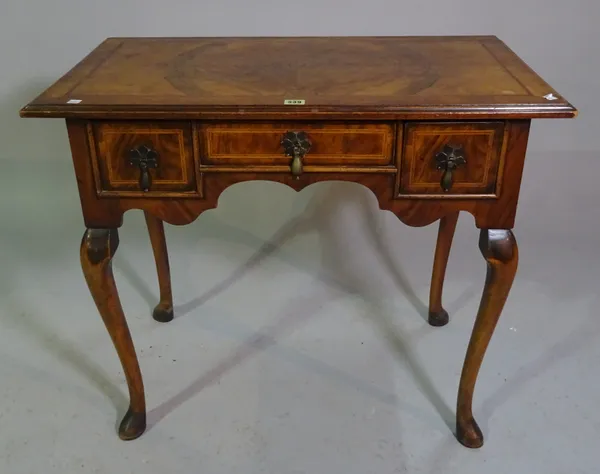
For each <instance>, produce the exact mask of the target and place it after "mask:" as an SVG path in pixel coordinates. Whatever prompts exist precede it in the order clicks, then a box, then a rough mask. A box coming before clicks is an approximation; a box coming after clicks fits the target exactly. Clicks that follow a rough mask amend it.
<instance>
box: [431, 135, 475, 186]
mask: <svg viewBox="0 0 600 474" xmlns="http://www.w3.org/2000/svg"><path fill="white" fill-rule="evenodd" d="M435 162H436V167H437V169H438V170H443V171H444V173H443V174H442V179H441V180H440V186H441V187H442V189H443V190H444V192H448V191H450V190H451V189H452V185H453V184H454V176H453V172H454V170H455V169H456V168H458V167H459V166H464V165H466V164H467V160H466V159H465V157H464V154H463V147H462V146H461V145H446V146H444V148H443V150H442V151H440V152H439V153H438V154H437V155H435Z"/></svg>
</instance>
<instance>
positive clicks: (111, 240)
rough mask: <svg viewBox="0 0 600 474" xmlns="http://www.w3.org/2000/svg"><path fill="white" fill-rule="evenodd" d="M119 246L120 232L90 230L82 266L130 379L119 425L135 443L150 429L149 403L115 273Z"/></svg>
mask: <svg viewBox="0 0 600 474" xmlns="http://www.w3.org/2000/svg"><path fill="white" fill-rule="evenodd" d="M118 246H119V234H118V232H117V229H88V230H87V231H86V232H85V234H84V235H83V239H82V241H81V266H82V268H83V274H84V275H85V279H86V281H87V284H88V287H89V289H90V292H91V294H92V297H93V298H94V301H95V302H96V306H97V307H98V312H99V313H100V316H102V320H103V321H104V324H105V325H106V329H107V330H108V333H109V334H110V337H111V339H112V341H113V344H114V345H115V348H116V350H117V354H118V355H119V359H120V360H121V365H122V366H123V372H124V373H125V378H126V379H127V386H128V388H129V401H130V404H129V410H127V413H126V414H125V417H124V418H123V420H122V421H121V424H120V426H119V437H120V438H121V439H123V440H131V439H135V438H138V437H139V436H141V435H142V433H143V432H144V430H145V429H146V401H145V397H144V384H143V382H142V373H141V372H140V367H139V364H138V360H137V356H136V354H135V348H134V347H133V341H132V340H131V334H130V333H129V328H128V327H127V320H126V319H125V315H124V314H123V308H122V307H121V301H120V299H119V292H118V291H117V286H116V285H115V279H114V276H113V272H112V258H113V256H114V255H115V252H116V251H117V247H118Z"/></svg>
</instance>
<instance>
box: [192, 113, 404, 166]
mask: <svg viewBox="0 0 600 474" xmlns="http://www.w3.org/2000/svg"><path fill="white" fill-rule="evenodd" d="M289 131H293V132H305V133H306V135H307V136H308V140H309V142H310V150H309V151H308V152H307V153H306V155H305V156H304V157H303V159H302V161H303V163H304V164H305V165H313V166H319V165H323V166H326V165H364V166H382V165H389V164H391V163H392V161H393V153H394V136H395V125H394V124H392V123H350V124H349V123H331V122H328V123H320V122H313V123H301V122H300V123H298V122H295V123H291V122H277V123H250V122H247V123H205V124H201V125H200V127H199V133H200V142H201V162H202V164H206V165H229V166H231V165H238V164H239V165H267V166H268V165H289V164H290V157H289V156H286V154H285V152H284V148H283V146H282V144H281V141H282V139H283V137H284V135H285V133H286V132H289Z"/></svg>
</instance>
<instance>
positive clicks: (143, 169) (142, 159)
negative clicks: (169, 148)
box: [129, 145, 158, 192]
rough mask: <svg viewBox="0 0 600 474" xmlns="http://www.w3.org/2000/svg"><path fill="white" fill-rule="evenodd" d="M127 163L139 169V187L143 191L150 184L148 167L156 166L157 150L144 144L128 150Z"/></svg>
mask: <svg viewBox="0 0 600 474" xmlns="http://www.w3.org/2000/svg"><path fill="white" fill-rule="evenodd" d="M129 164H130V165H131V166H137V167H138V168H139V169H140V189H141V190H142V191H144V192H147V191H149V190H150V186H152V176H150V172H149V170H150V168H158V152H157V151H156V150H154V149H153V148H150V147H148V146H146V145H140V146H138V147H136V148H132V149H131V150H129Z"/></svg>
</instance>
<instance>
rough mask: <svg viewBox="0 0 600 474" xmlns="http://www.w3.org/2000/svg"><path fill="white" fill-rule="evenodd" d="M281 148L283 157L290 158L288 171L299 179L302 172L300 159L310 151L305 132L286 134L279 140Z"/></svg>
mask: <svg viewBox="0 0 600 474" xmlns="http://www.w3.org/2000/svg"><path fill="white" fill-rule="evenodd" d="M281 146H282V147H283V150H284V152H285V156H291V157H292V163H291V164H290V171H291V173H292V176H294V177H295V178H296V179H298V178H299V177H300V175H301V174H302V171H303V167H304V165H303V163H302V159H303V158H304V155H306V154H307V153H308V151H309V150H310V146H311V143H310V140H309V139H308V135H307V133H306V132H286V133H285V134H284V135H283V138H282V139H281Z"/></svg>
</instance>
